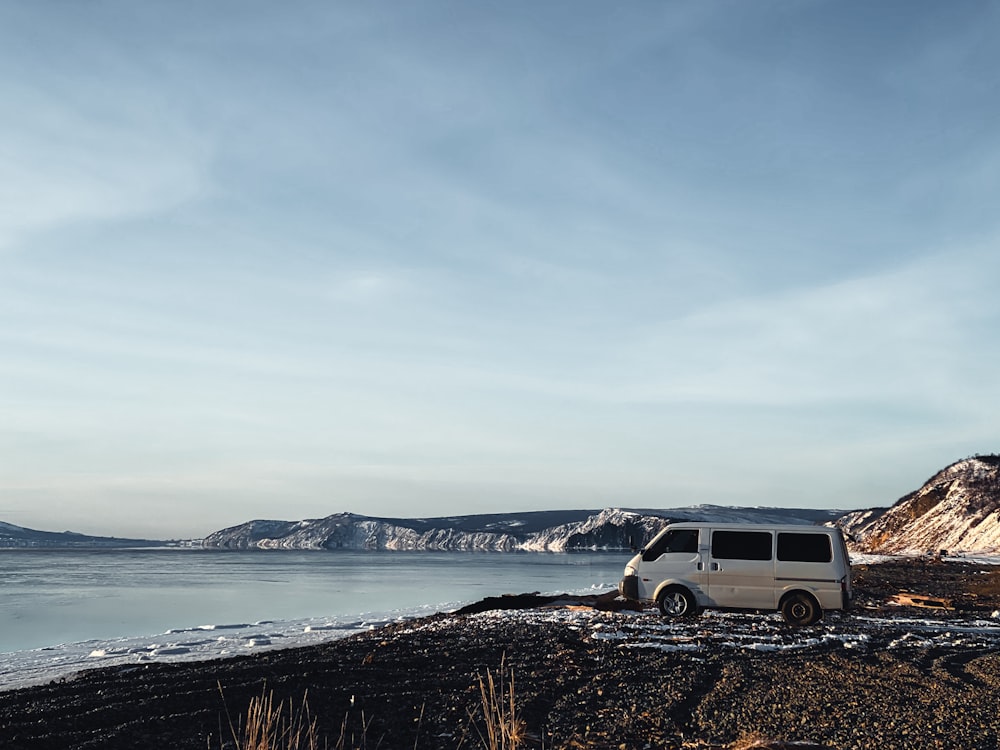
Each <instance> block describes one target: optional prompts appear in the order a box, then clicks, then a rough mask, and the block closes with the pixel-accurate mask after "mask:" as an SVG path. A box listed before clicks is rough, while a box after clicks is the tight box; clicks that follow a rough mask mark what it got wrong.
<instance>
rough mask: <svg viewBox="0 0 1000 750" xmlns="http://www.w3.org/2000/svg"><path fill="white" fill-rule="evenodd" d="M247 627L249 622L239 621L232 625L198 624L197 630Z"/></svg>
mask: <svg viewBox="0 0 1000 750" xmlns="http://www.w3.org/2000/svg"><path fill="white" fill-rule="evenodd" d="M249 627H250V624H249V623H246V622H240V623H235V624H232V625H199V626H198V630H240V629H241V628H249Z"/></svg>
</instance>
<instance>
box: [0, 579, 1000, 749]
mask: <svg viewBox="0 0 1000 750" xmlns="http://www.w3.org/2000/svg"><path fill="white" fill-rule="evenodd" d="M883 565H884V564H882V565H879V566H871V568H870V569H866V570H861V571H858V575H857V578H858V583H859V587H858V588H859V609H858V611H857V612H855V613H854V614H852V615H848V616H843V617H839V616H838V617H833V616H831V617H828V618H827V619H826V620H824V621H823V622H822V623H820V624H819V625H816V626H810V627H808V628H801V629H793V628H788V627H786V626H784V625H783V624H782V623H781V622H780V619H779V618H777V616H774V615H760V614H757V615H754V614H745V615H732V614H727V613H720V614H709V615H706V616H705V617H703V618H700V619H695V620H691V621H689V622H687V623H684V624H681V625H672V624H671V625H668V624H665V623H664V621H663V620H662V618H660V617H659V616H658V615H656V614H655V613H653V612H650V611H643V612H604V611H600V610H597V609H593V608H575V607H574V608H568V607H565V606H553V604H552V603H550V604H549V605H547V606H542V607H537V606H536V607H532V608H530V609H509V610H496V609H488V610H485V611H482V612H479V613H476V614H464V615H460V614H437V615H432V616H429V617H425V618H420V619H418V620H413V621H407V622H402V623H393V624H389V625H386V626H384V627H382V628H378V629H375V630H370V631H366V632H363V633H359V634H356V635H352V636H349V637H347V638H343V639H338V640H334V641H330V642H328V643H324V644H320V645H313V646H305V647H299V648H292V649H279V650H273V651H269V652H265V653H262V654H257V655H251V656H239V657H232V658H227V659H216V660H210V661H204V662H187V663H176V664H161V663H150V664H145V665H134V664H133V665H122V666H117V667H109V668H104V669H97V670H91V671H87V672H83V673H81V674H79V675H77V676H76V677H74V678H72V679H67V680H63V681H56V682H52V683H49V684H47V685H42V686H37V687H31V688H24V689H18V690H13V691H8V692H4V693H2V694H0V745H2V746H3V747H4V748H17V749H19V750H20V749H23V750H33V749H34V748H60V750H70V749H72V748H81V749H82V748H105V749H106V750H117V749H118V748H136V747H171V748H178V749H179V750H183V749H184V748H200V749H204V748H206V747H207V748H222V747H224V746H225V743H226V742H227V741H229V740H231V737H229V735H228V730H225V731H222V732H220V727H226V726H227V718H226V715H227V711H228V714H229V716H230V717H233V718H235V717H236V716H238V715H240V714H244V713H245V712H246V710H247V706H248V705H249V703H250V701H251V700H252V699H254V698H255V697H259V696H260V695H261V694H262V692H263V691H268V692H269V693H270V692H271V691H273V695H274V697H275V700H276V701H277V700H286V699H287V700H291V701H293V702H296V703H299V702H301V701H302V699H303V696H308V698H307V699H308V705H309V709H310V712H311V715H312V716H313V717H315V718H316V719H317V729H318V730H319V733H320V736H322V737H325V738H327V739H328V740H329V741H330V745H331V746H335V743H336V740H337V738H338V736H339V734H340V732H341V729H342V728H344V729H345V730H346V731H347V732H348V736H347V737H345V739H347V740H348V741H349V742H350V740H351V738H352V737H353V738H354V743H355V744H348V745H347V746H349V747H360V746H361V745H360V744H358V740H361V739H364V740H365V742H366V743H367V744H366V746H370V747H376V746H381V747H386V748H396V747H413V748H417V750H427V749H428V748H431V749H433V748H442V750H443V749H444V748H456V747H459V746H461V747H479V746H480V745H479V744H478V735H477V734H476V729H475V726H476V719H475V718H474V717H475V716H476V715H477V711H478V710H479V704H480V703H481V700H480V696H479V694H478V680H479V679H480V678H482V677H483V676H485V675H486V674H487V672H489V673H490V674H492V675H499V674H501V672H503V673H504V674H506V673H507V672H509V674H510V675H511V676H512V678H513V680H514V694H515V696H516V699H517V701H516V702H517V705H518V710H519V711H520V712H521V715H522V718H523V720H524V722H525V725H526V727H527V730H528V733H529V735H530V736H531V737H532V738H533V739H532V740H531V743H529V744H525V745H523V747H540V746H542V745H543V744H544V747H546V748H560V747H565V748H572V747H588V748H626V750H632V749H633V748H635V749H636V750H638V748H644V747H649V746H652V747H663V748H678V749H679V748H699V747H702V748H709V747H712V748H723V747H728V746H729V745H730V744H731V743H734V742H736V741H738V740H741V739H746V738H747V737H749V736H751V735H757V736H764V737H769V738H771V739H774V740H777V741H781V742H786V743H788V742H808V743H812V744H813V745H814V746H819V747H829V748H844V749H846V748H858V749H859V750H861V749H862V748H864V749H865V750H867V748H871V747H883V748H911V747H912V748H921V749H923V748H928V747H943V748H959V747H961V748H965V749H971V750H976V749H978V748H990V750H995V748H996V747H997V745H998V742H1000V698H998V696H1000V622H998V621H997V620H996V619H995V618H991V617H990V615H991V614H992V611H993V610H995V609H996V608H997V605H998V604H1000V597H998V596H997V593H996V590H997V589H1000V586H998V585H997V584H998V576H1000V571H994V572H990V571H985V572H983V571H979V570H978V569H973V568H972V567H971V566H962V565H952V564H942V565H940V566H937V567H935V568H934V569H933V571H930V572H932V573H933V575H929V574H928V571H927V570H921V569H919V568H917V567H915V566H912V565H898V566H893V565H890V566H889V567H883ZM920 582H924V583H925V584H928V585H930V584H933V585H934V586H935V587H936V589H935V590H934V591H930V592H929V593H933V594H935V595H937V596H945V595H948V596H950V597H952V598H953V599H955V600H956V609H955V610H954V611H952V612H939V611H921V610H917V609H913V608H901V607H892V606H887V605H886V604H885V601H886V599H887V593H888V592H892V591H896V590H899V589H900V588H903V587H904V586H906V587H909V588H911V589H912V588H913V584H914V583H920ZM970 584H975V585H974V586H973V585H970ZM991 592H992V593H991ZM484 601H485V600H484ZM220 688H221V692H220ZM379 743H381V744H379ZM685 743H686V744H685Z"/></svg>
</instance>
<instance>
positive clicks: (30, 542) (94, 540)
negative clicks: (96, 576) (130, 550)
mask: <svg viewBox="0 0 1000 750" xmlns="http://www.w3.org/2000/svg"><path fill="white" fill-rule="evenodd" d="M162 544H164V542H156V541H151V540H149V539H120V538H118V537H109V536H87V535H86V534H76V533H74V532H72V531H63V532H61V533H60V532H56V531H38V530H36V529H26V528H24V527H23V526H15V525H14V524H10V523H4V522H3V521H0V549H10V548H14V547H16V548H22V547H35V548H45V549H52V548H61V547H107V548H112V547H118V548H121V547H152V546H159V545H162Z"/></svg>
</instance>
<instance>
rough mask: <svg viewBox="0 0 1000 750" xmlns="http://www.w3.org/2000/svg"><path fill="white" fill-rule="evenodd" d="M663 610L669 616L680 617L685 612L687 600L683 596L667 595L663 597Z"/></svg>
mask: <svg viewBox="0 0 1000 750" xmlns="http://www.w3.org/2000/svg"><path fill="white" fill-rule="evenodd" d="M663 609H664V610H666V611H667V613H668V614H671V615H682V614H684V612H685V611H686V610H687V599H685V598H684V595H683V594H678V593H673V594H667V595H666V596H665V597H663Z"/></svg>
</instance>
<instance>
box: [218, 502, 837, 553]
mask: <svg viewBox="0 0 1000 750" xmlns="http://www.w3.org/2000/svg"><path fill="white" fill-rule="evenodd" d="M839 515H840V513H839V512H838V511H824V510H802V509H790V508H723V507H718V506H698V507H693V508H674V509H670V510H662V511H661V510H655V511H654V510H623V509H620V508H607V509H605V510H601V511H587V510H578V511H544V512H539V513H522V514H517V513H510V514H500V515H477V516H455V517H448V518H430V519H398V518H396V519H391V518H371V517H368V516H360V515H355V514H353V513H337V514H335V515H332V516H327V517H326V518H321V519H318V520H309V521H250V522H248V523H245V524H241V525H239V526H233V527H231V528H228V529H222V530H221V531H217V532H215V533H214V534H210V535H209V536H207V537H206V538H205V539H204V542H203V544H204V546H205V547H214V548H221V549H352V550H483V551H499V552H509V551H516V550H530V551H536V552H546V551H547V552H562V551H565V550H575V549H614V550H628V549H631V548H638V547H641V546H642V545H644V544H645V543H646V542H647V541H648V540H649V539H651V538H652V537H653V535H655V534H656V533H657V532H658V531H659V530H660V529H662V528H663V526H664V525H665V524H666V523H667V522H668V521H671V520H674V521H688V520H706V521H713V520H714V521H746V522H761V523H823V522H826V521H832V520H835V519H836V518H837V517H838V516H839Z"/></svg>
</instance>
